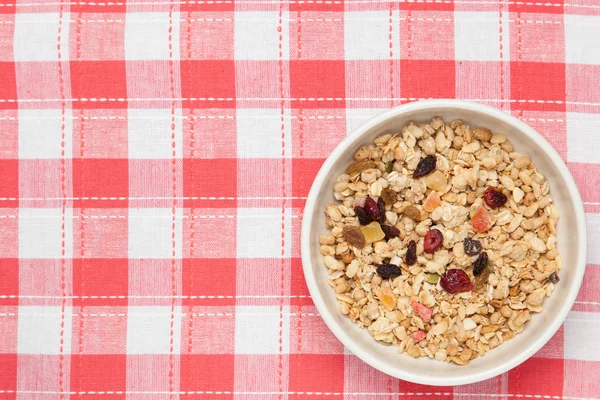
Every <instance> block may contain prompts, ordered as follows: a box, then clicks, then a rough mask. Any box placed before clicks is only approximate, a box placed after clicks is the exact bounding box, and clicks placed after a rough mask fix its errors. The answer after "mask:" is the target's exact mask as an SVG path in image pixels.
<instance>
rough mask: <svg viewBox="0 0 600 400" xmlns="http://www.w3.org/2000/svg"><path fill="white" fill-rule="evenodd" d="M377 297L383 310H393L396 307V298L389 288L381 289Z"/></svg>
mask: <svg viewBox="0 0 600 400" xmlns="http://www.w3.org/2000/svg"><path fill="white" fill-rule="evenodd" d="M378 296H379V300H380V301H381V303H383V305H384V306H385V308H387V309H388V310H393V309H394V307H395V306H396V296H395V295H394V292H393V291H392V289H391V288H389V287H382V288H381V290H380V291H379V295H378Z"/></svg>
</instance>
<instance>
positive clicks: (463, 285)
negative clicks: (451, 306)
mask: <svg viewBox="0 0 600 400" xmlns="http://www.w3.org/2000/svg"><path fill="white" fill-rule="evenodd" d="M440 286H441V287H442V289H444V290H445V291H446V292H448V293H451V294H455V293H459V292H468V291H470V290H473V289H474V288H475V287H474V286H473V283H472V282H471V279H470V278H469V275H467V273H466V272H465V271H463V270H462V269H449V270H447V271H446V272H444V275H442V279H440Z"/></svg>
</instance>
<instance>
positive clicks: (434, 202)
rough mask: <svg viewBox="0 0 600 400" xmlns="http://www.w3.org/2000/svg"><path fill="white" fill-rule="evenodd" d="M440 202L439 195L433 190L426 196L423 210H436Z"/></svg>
mask: <svg viewBox="0 0 600 400" xmlns="http://www.w3.org/2000/svg"><path fill="white" fill-rule="evenodd" d="M441 202H442V200H441V199H440V195H439V194H438V192H436V191H435V190H433V191H432V192H431V193H429V196H427V199H426V200H425V203H423V210H425V211H427V212H432V211H433V210H435V209H436V208H437V206H439V205H440V203H441Z"/></svg>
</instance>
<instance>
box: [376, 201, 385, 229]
mask: <svg viewBox="0 0 600 400" xmlns="http://www.w3.org/2000/svg"><path fill="white" fill-rule="evenodd" d="M377 208H378V209H379V220H378V221H379V223H380V224H383V223H384V222H385V203H384V202H383V199H382V198H381V197H380V198H378V199H377Z"/></svg>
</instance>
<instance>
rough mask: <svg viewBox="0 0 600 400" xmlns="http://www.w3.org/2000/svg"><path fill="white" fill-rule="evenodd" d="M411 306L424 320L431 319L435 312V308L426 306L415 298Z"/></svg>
mask: <svg viewBox="0 0 600 400" xmlns="http://www.w3.org/2000/svg"><path fill="white" fill-rule="evenodd" d="M410 306H411V307H412V309H413V310H414V311H415V312H416V313H417V314H419V317H421V319H422V320H423V321H424V322H429V321H431V315H432V314H433V308H429V307H425V306H424V305H423V304H421V303H419V302H417V301H415V300H413V301H412V302H411V303H410Z"/></svg>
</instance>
